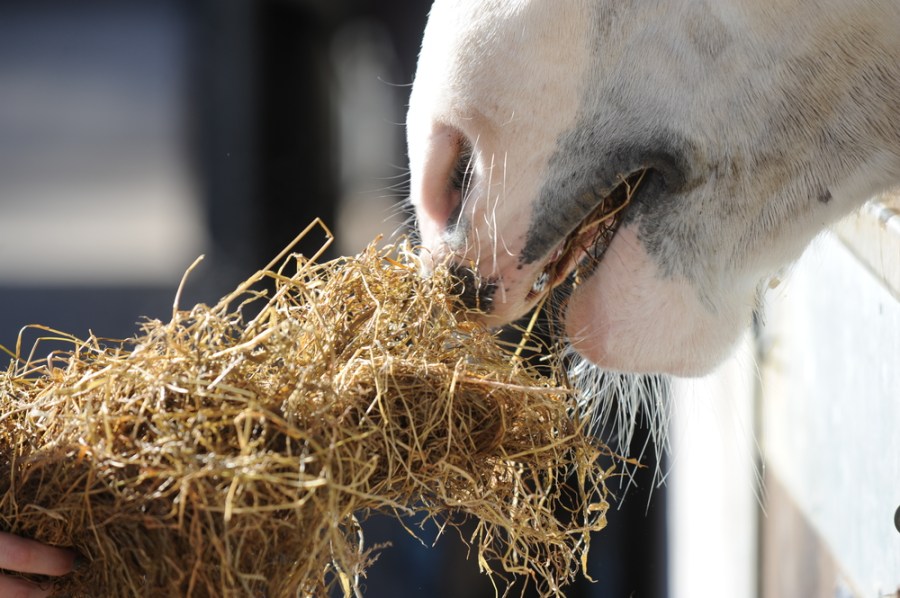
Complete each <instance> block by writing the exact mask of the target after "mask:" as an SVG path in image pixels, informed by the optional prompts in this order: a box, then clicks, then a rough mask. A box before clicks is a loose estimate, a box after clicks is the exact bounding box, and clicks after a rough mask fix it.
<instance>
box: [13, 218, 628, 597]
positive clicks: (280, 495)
mask: <svg viewBox="0 0 900 598" xmlns="http://www.w3.org/2000/svg"><path fill="white" fill-rule="evenodd" d="M319 225H320V224H319ZM313 226H316V224H315V223H314V225H311V227H310V228H308V229H307V230H306V231H304V234H308V233H309V232H310V231H311V230H312V227H313ZM325 232H326V236H327V239H328V240H327V241H326V242H330V239H331V238H332V236H331V234H330V232H329V231H327V229H325ZM301 237H302V236H301ZM301 237H298V240H299V238H301ZM317 259H318V255H317V256H314V258H313V259H307V258H305V257H304V256H301V255H297V254H291V253H290V251H289V250H286V251H285V252H283V253H282V254H281V255H279V256H278V258H277V259H276V260H274V261H273V262H272V263H271V264H269V266H267V268H265V269H264V270H261V271H260V272H258V273H256V274H255V275H254V276H252V277H251V278H249V279H248V280H247V281H246V282H244V283H242V284H241V285H239V286H238V287H237V289H236V290H235V291H234V292H232V293H230V294H228V295H227V296H226V297H224V298H223V299H222V300H221V301H220V302H219V303H217V304H216V305H214V306H212V307H208V306H206V305H202V304H201V305H196V306H194V307H192V308H190V309H186V310H182V309H180V308H179V301H180V296H181V289H182V287H183V285H184V281H182V284H181V285H179V291H178V293H177V294H176V298H175V301H174V303H173V314H172V319H171V320H170V321H169V322H160V321H148V322H145V323H144V324H143V326H142V329H141V331H140V333H139V334H137V335H136V336H135V337H134V338H131V339H127V340H123V341H106V342H103V341H101V340H100V339H98V338H96V337H94V336H90V337H89V338H88V339H87V340H84V341H81V340H78V339H77V338H75V337H72V336H69V335H65V334H63V333H59V332H57V331H50V330H49V329H47V328H44V327H37V328H38V329H41V330H44V331H47V332H49V333H50V334H52V335H54V336H56V337H58V338H60V339H63V340H65V342H66V343H69V344H70V345H71V348H70V349H69V350H68V351H59V350H57V351H54V353H53V354H52V356H51V357H49V358H47V359H46V360H40V359H38V358H37V357H36V355H37V344H38V343H39V342H40V339H39V340H38V341H37V342H36V343H35V347H34V348H32V350H31V351H30V352H29V353H28V354H27V355H25V354H24V353H23V348H22V344H23V340H22V335H21V334H20V336H19V338H18V339H17V344H16V348H15V351H8V350H7V353H10V354H12V355H13V357H14V359H13V360H12V361H11V362H10V365H9V367H8V369H7V371H6V372H5V373H3V374H0V401H2V407H0V409H2V414H3V415H2V419H0V449H2V450H0V455H2V457H0V528H2V529H4V530H6V531H9V532H12V533H16V534H22V535H25V536H29V537H33V538H36V539H38V540H40V541H43V542H47V543H51V544H56V545H63V546H73V547H75V548H76V549H77V550H78V551H79V552H80V553H81V554H82V555H84V556H85V557H86V558H87V560H88V561H89V563H90V565H89V566H88V567H86V568H85V569H83V570H79V571H77V572H75V573H74V574H72V575H69V576H66V577H64V578H62V579H60V580H58V581H56V582H55V585H54V589H55V592H56V593H57V594H59V595H67V596H96V595H103V596H113V597H115V596H122V597H125V596H146V595H153V596H155V595H159V596H164V595H165V596H168V595H179V596H196V597H201V596H204V597H205V596H210V597H212V596H216V597H218V596H248V595H250V596H273V597H275V596H326V595H328V593H329V592H330V591H332V590H333V589H337V590H338V591H340V592H342V593H343V595H344V596H361V595H363V586H364V580H365V571H366V569H367V568H368V566H369V565H370V564H371V563H372V562H373V561H374V559H375V558H376V557H377V551H378V549H379V548H380V547H373V546H366V545H365V542H364V538H363V536H362V531H361V527H360V524H361V522H362V521H364V520H365V518H366V517H367V516H368V515H370V514H372V513H375V512H382V513H386V514H390V515H393V516H396V517H398V518H399V517H411V519H409V520H408V521H407V522H403V526H404V527H405V528H406V529H407V530H409V531H410V532H411V533H413V532H414V530H413V527H416V526H418V527H423V526H426V525H429V524H431V523H433V524H434V525H435V526H436V527H437V529H438V530H439V531H442V530H444V529H446V528H447V527H448V526H449V527H457V526H458V525H460V524H461V523H462V521H463V520H464V519H465V518H466V517H469V518H474V520H475V521H477V525H476V527H475V531H474V533H473V535H472V536H471V538H470V539H469V540H470V542H471V543H472V545H473V546H474V548H475V549H476V552H477V556H478V563H479V566H480V567H481V568H482V570H483V571H485V572H486V573H487V574H488V575H490V576H492V578H495V586H496V587H497V588H498V592H500V591H502V588H504V587H507V584H508V583H510V582H511V581H513V580H514V579H515V578H517V577H524V578H527V579H529V580H530V581H531V582H533V583H534V585H535V587H536V588H537V589H538V590H539V592H540V593H541V595H544V596H554V595H561V588H562V587H564V586H565V585H566V584H567V583H568V582H570V581H572V579H574V577H575V576H576V575H577V574H578V573H579V572H580V571H582V570H584V569H585V563H586V553H587V551H588V549H589V534H590V533H591V532H594V531H598V530H600V529H602V528H603V527H604V526H605V522H606V520H605V516H606V510H607V508H608V503H607V492H606V487H605V482H606V479H607V478H608V476H609V475H610V474H611V471H608V470H606V469H605V468H604V467H602V466H600V465H599V462H598V459H600V458H601V457H603V456H607V455H608V451H607V449H605V447H603V446H601V445H599V444H598V443H597V442H596V441H595V440H594V439H592V438H591V437H590V435H589V434H588V433H587V430H586V425H585V423H584V422H582V421H581V420H580V419H578V415H577V413H578V411H577V409H576V408H575V405H574V399H573V397H572V394H571V393H570V392H569V390H568V389H566V388H565V387H563V386H561V384H560V382H559V381H558V380H556V379H553V378H546V377H543V376H541V375H539V374H538V373H537V372H536V371H535V370H533V369H532V368H530V367H529V366H528V365H527V364H526V363H522V362H521V360H520V359H519V358H518V357H516V356H514V355H511V354H510V352H509V351H508V350H506V349H504V348H501V347H500V345H499V344H498V343H497V341H496V339H495V338H494V336H493V335H492V334H491V333H490V332H489V331H487V330H485V329H484V328H482V327H481V326H480V325H477V324H474V323H472V322H469V321H468V320H466V318H465V316H464V315H463V314H461V313H460V312H459V310H458V308H457V307H456V302H455V299H454V297H453V295H452V293H451V291H450V289H451V288H452V285H451V282H450V280H449V274H448V273H447V272H446V271H444V270H442V269H439V270H438V271H437V272H436V273H435V274H434V275H433V276H432V277H430V278H428V279H424V278H422V277H420V276H419V275H418V274H417V270H418V268H417V267H416V263H415V257H414V256H413V254H412V252H411V250H410V249H409V248H408V247H407V246H405V245H403V244H399V245H391V246H388V247H385V248H377V247H376V246H375V245H374V244H373V245H372V246H370V247H369V248H368V249H367V250H366V251H364V252H363V253H361V254H360V255H358V256H355V257H348V258H341V259H338V260H335V261H332V262H326V263H323V264H319V263H317V262H316V260H317ZM196 264H197V263H196V262H195V264H194V265H192V266H191V269H193V268H194V267H195V266H196ZM276 266H277V269H276ZM291 269H293V270H294V271H293V272H292V273H289V270H291ZM189 272H190V270H189ZM266 278H268V279H269V280H271V281H272V283H273V284H274V290H273V291H272V292H271V293H270V294H267V293H266V292H264V291H263V290H260V289H257V288H256V286H257V285H258V283H260V282H261V281H263V280H264V279H266ZM252 309H257V310H258V311H256V313H255V315H254V316H253V317H252V318H250V319H249V320H247V319H246V318H245V315H244V314H245V313H246V312H250V311H252ZM573 473H574V474H575V475H572V474H573ZM569 478H572V479H574V480H576V481H575V482H574V484H572V483H570V485H569V486H566V485H565V482H566V480H567V479H569ZM560 513H563V514H562V515H560ZM566 513H568V514H567V515H566ZM412 521H416V522H417V523H415V524H414V525H410V523H411V522H412ZM31 579H35V580H38V581H45V582H46V581H48V580H47V579H42V578H39V577H34V576H32V577H31Z"/></svg>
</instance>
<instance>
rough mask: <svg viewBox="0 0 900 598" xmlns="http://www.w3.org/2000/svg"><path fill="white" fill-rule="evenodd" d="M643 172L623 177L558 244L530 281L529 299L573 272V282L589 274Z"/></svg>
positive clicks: (611, 234)
mask: <svg viewBox="0 0 900 598" xmlns="http://www.w3.org/2000/svg"><path fill="white" fill-rule="evenodd" d="M646 172H647V171H646V170H640V171H638V172H635V173H632V174H631V175H629V176H627V177H624V178H623V179H622V182H621V183H620V184H619V185H617V186H616V187H615V188H614V189H613V190H612V192H610V193H609V194H608V195H607V196H605V197H603V198H602V199H601V200H600V202H599V203H598V204H597V205H596V206H595V207H594V209H592V210H591V211H590V212H589V213H588V215H587V216H585V218H584V219H583V220H582V221H581V223H579V224H578V226H576V227H575V229H574V230H573V231H572V232H571V233H569V235H568V236H567V237H566V238H565V239H564V240H563V241H562V242H561V243H560V244H559V246H557V248H556V249H555V250H554V251H553V252H552V253H551V255H550V260H549V261H548V262H547V264H546V265H545V266H544V269H543V270H542V271H541V273H540V274H539V275H538V277H537V279H536V280H535V282H534V284H533V285H532V287H531V290H530V291H529V293H528V299H529V300H531V299H535V298H537V297H538V296H540V295H543V294H545V293H549V292H550V291H552V290H553V289H554V288H556V287H557V286H559V285H560V284H562V283H563V282H565V281H566V280H567V279H569V277H570V276H572V275H574V276H573V284H574V285H576V286H577V285H578V284H579V282H580V281H581V280H583V279H584V278H587V277H588V276H590V275H591V273H592V272H593V271H594V270H595V269H596V267H597V265H598V264H599V263H600V260H601V259H603V255H604V254H605V253H606V250H607V249H608V248H609V246H610V244H611V243H612V240H613V237H614V236H615V234H616V231H618V229H619V226H620V225H621V224H622V221H623V219H624V218H623V215H624V212H625V208H626V207H627V206H628V205H629V204H630V203H631V200H632V198H633V197H634V194H635V192H636V191H637V189H638V187H639V186H640V184H641V181H642V180H643V178H644V175H645V173H646Z"/></svg>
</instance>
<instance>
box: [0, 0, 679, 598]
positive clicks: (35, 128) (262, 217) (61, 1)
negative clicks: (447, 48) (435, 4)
mask: <svg viewBox="0 0 900 598" xmlns="http://www.w3.org/2000/svg"><path fill="white" fill-rule="evenodd" d="M429 5H430V2H429V1H428V0H392V1H390V2H385V1H378V0H318V1H314V0H293V1H287V0H278V1H276V0H255V1H250V0H197V1H195V2H187V1H177V0H106V1H99V0H82V1H79V2H77V3H73V2H71V1H70V0H18V1H17V0H4V1H3V2H0V307H2V309H0V344H2V345H5V346H8V347H10V346H12V345H14V343H15V339H16V335H17V334H18V331H19V329H20V328H21V327H22V326H24V325H26V324H32V323H40V324H44V325H48V326H52V327H55V328H58V329H60V330H63V331H67V332H71V333H73V334H76V335H79V336H86V335H87V334H88V331H89V330H91V331H93V332H94V333H96V334H97V335H99V336H106V337H116V338H120V337H125V336H128V335H130V334H132V333H133V332H134V330H135V322H136V320H137V319H138V318H139V317H140V316H149V317H160V318H165V317H166V315H167V313H168V312H169V311H170V309H171V302H172V299H173V297H174V294H175V289H176V287H177V285H178V282H179V280H180V279H181V276H182V274H183V272H184V270H185V269H186V268H187V266H188V265H189V264H190V263H191V262H192V261H193V260H194V259H195V257H196V256H197V255H199V254H201V253H204V254H206V256H207V260H206V262H205V263H204V264H203V265H202V266H201V267H200V268H199V269H198V270H197V271H195V272H194V273H193V274H192V275H191V279H190V282H189V285H188V287H187V289H186V294H185V296H184V297H183V299H182V302H183V304H184V305H190V304H193V303H195V302H197V301H205V302H211V301H215V300H216V299H217V298H218V297H219V296H221V295H222V294H224V293H225V292H226V291H228V290H229V289H231V288H233V287H234V285H235V284H236V283H238V282H239V281H241V280H243V279H244V278H246V277H247V276H248V275H249V274H250V273H251V272H252V271H254V270H256V269H257V268H259V267H260V266H262V265H264V264H265V263H266V262H267V261H268V260H269V259H270V258H271V257H272V256H273V255H274V254H275V253H277V252H278V251H279V250H280V249H281V248H282V247H284V246H285V245H286V244H287V243H288V242H289V241H290V240H291V239H292V238H293V237H294V235H296V234H297V232H299V231H300V230H301V229H302V228H303V227H304V226H305V225H306V224H307V223H308V222H309V221H310V220H311V219H312V218H314V217H321V218H323V219H324V220H325V221H326V222H327V223H329V224H330V225H331V226H333V227H334V228H335V229H336V231H335V232H337V233H338V235H339V239H340V241H341V243H342V245H341V247H339V248H337V250H339V251H342V252H347V251H356V250H358V249H359V248H360V247H361V245H363V244H365V243H366V242H368V241H370V240H371V239H372V238H374V236H375V234H377V233H378V232H385V233H390V232H392V231H393V230H395V229H396V228H398V227H399V226H400V222H401V220H402V219H400V218H398V217H397V214H398V211H397V208H396V202H397V200H398V199H399V198H401V197H403V195H404V193H405V192H404V191H403V190H402V183H403V181H404V178H405V163H406V158H405V155H404V142H403V128H402V122H403V119H404V112H405V105H406V100H407V96H408V91H409V88H408V86H407V85H406V84H408V83H409V82H410V81H411V80H412V76H413V70H414V66H415V60H416V55H417V51H418V45H419V41H420V38H421V32H422V30H423V28H424V22H425V15H426V12H427V10H428V7H429ZM398 182H399V183H400V184H401V189H400V190H397V189H395V188H394V187H395V186H396V184H397V183H398ZM320 242H321V237H317V238H314V239H311V240H310V241H309V242H308V243H307V244H305V245H304V247H303V250H304V251H305V252H308V253H311V252H313V251H315V250H316V249H318V247H319V244H320ZM35 336H36V335H35V334H31V335H30V336H29V337H28V339H26V343H30V340H33V339H34V338H35ZM29 339H30V340H29ZM3 363H4V366H5V363H6V361H5V359H4V360H3ZM641 442H642V439H640V438H637V439H636V440H635V443H636V445H637V446H639V445H640V443H641ZM650 452H652V450H651V451H650ZM652 469H653V467H652V465H651V467H650V470H652ZM648 473H649V472H648ZM650 483H651V476H650V475H646V476H643V477H642V478H640V484H641V486H642V487H641V488H638V489H635V488H632V489H631V490H629V494H628V497H629V500H628V501H626V503H625V507H624V508H623V510H621V511H616V512H614V513H612V514H611V516H610V521H611V523H610V529H609V530H607V531H606V532H604V533H603V534H601V535H600V536H599V537H598V538H597V539H596V540H595V542H594V549H593V552H592V554H593V559H592V563H591V572H592V574H593V575H594V576H595V577H596V578H597V579H598V580H599V583H597V584H590V583H581V584H579V585H578V586H577V587H576V588H572V589H571V590H570V591H569V592H568V595H569V596H570V597H571V598H578V597H587V596H593V597H597V598H600V597H602V598H620V597H624V596H632V597H634V598H659V597H661V596H664V595H665V586H666V561H665V556H664V555H665V525H664V512H665V505H666V503H665V493H664V492H662V491H660V490H657V491H656V493H655V494H654V498H653V501H652V502H650V507H649V509H647V496H646V494H645V492H646V490H647V489H648V487H649V486H650ZM367 541H368V542H369V543H370V544H375V543H378V542H382V541H390V542H393V543H394V546H393V547H392V548H389V549H387V550H385V551H384V553H383V556H382V558H381V559H380V560H379V562H378V564H377V565H376V566H375V567H373V568H372V570H371V571H370V577H369V579H368V582H367V585H368V592H367V594H366V595H367V596H368V597H369V598H377V597H379V596H385V597H387V596H390V597H393V598H399V597H403V596H410V597H412V596H434V597H446V598H451V597H455V596H463V595H466V596H473V597H476V596H485V597H487V596H494V589H493V587H492V586H491V584H490V583H489V582H488V581H487V580H486V579H485V578H483V577H481V576H479V575H478V573H477V566H476V564H475V563H474V562H473V561H472V560H471V559H469V562H463V561H464V560H466V553H465V550H463V549H461V548H460V543H459V542H458V540H457V539H456V538H446V539H445V540H444V541H442V542H440V543H438V546H437V548H436V549H431V550H429V549H424V548H422V546H421V545H420V544H419V543H418V542H417V541H415V540H412V539H410V538H409V537H408V535H406V534H405V532H403V531H402V530H401V529H399V526H398V525H397V524H396V522H393V521H391V520H386V519H378V520H374V521H372V522H371V523H370V525H369V526H368V531H367Z"/></svg>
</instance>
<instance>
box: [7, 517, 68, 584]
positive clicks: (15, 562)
mask: <svg viewBox="0 0 900 598" xmlns="http://www.w3.org/2000/svg"><path fill="white" fill-rule="evenodd" d="M75 557H76V554H75V552H73V551H71V550H66V549H64V548H57V547H55V546H48V545H46V544H41V543H40V542H36V541H35V540H29V539H27V538H22V537H19V536H14V535H13V534H8V533H5V532H0V569H6V570H7V571H17V572H19V573H38V574H42V575H54V576H56V575H65V574H66V573H69V572H71V571H72V569H74V568H75ZM49 595H50V590H49V589H47V588H41V587H39V586H38V585H36V584H33V583H30V582H28V581H25V580H24V579H18V578H15V577H8V576H6V575H0V596H9V597H14V598H38V597H43V596H49Z"/></svg>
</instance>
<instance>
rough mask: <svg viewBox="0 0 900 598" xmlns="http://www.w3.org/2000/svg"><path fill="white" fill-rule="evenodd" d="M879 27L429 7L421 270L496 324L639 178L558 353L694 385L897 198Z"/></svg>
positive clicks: (582, 9) (416, 116)
mask: <svg viewBox="0 0 900 598" xmlns="http://www.w3.org/2000/svg"><path fill="white" fill-rule="evenodd" d="M898 32H900V2H897V0H437V1H436V2H435V3H434V6H433V8H432V11H431V15H430V19H429V24H428V27H427V29H426V33H425V39H424V43H423V47H422V53H421V56H420V61H419V67H418V72H417V75H416V79H415V83H414V86H413V92H412V98H411V102H410V109H409V114H408V121H407V122H408V141H409V152H410V166H411V201H412V204H413V205H414V207H415V209H416V214H417V218H418V223H419V230H420V233H421V238H422V243H423V246H424V248H425V253H426V254H427V255H429V256H431V258H432V259H434V260H442V259H452V260H453V261H455V262H456V263H457V264H459V265H460V267H461V268H468V269H471V271H472V273H473V274H472V275H471V277H470V278H471V281H470V282H472V284H477V291H478V293H477V294H476V293H475V292H473V293H472V295H473V297H474V298H475V299H476V300H477V301H478V303H479V305H480V307H482V308H483V309H484V310H485V312H486V313H485V318H486V320H487V321H488V322H489V323H491V324H497V325H499V324H503V323H505V322H508V321H510V320H512V319H514V318H516V317H518V316H520V315H521V314H523V313H524V312H526V311H527V310H528V309H530V308H531V307H533V306H534V304H535V303H536V301H537V300H538V298H539V295H540V293H539V292H538V291H542V290H544V289H545V288H546V287H547V286H549V285H548V283H550V284H552V283H554V282H556V281H554V280H549V279H548V271H553V269H554V268H555V267H557V266H558V260H559V259H560V253H561V247H563V245H564V243H565V242H566V241H567V239H568V240H570V241H571V240H572V238H573V235H576V234H577V233H578V231H579V230H580V229H581V225H582V221H583V220H584V218H585V217H586V216H587V215H588V214H589V213H590V212H591V211H592V210H593V209H594V207H595V205H596V204H597V202H598V201H599V198H602V197H604V196H607V195H609V194H610V193H611V192H612V191H613V189H614V188H615V187H616V186H617V185H619V184H621V182H622V181H623V180H626V179H627V178H628V177H632V179H631V180H633V177H634V175H636V173H640V172H645V178H644V180H643V181H642V182H641V184H640V185H639V186H638V187H637V190H636V193H635V195H634V198H633V200H632V201H631V203H630V204H629V205H628V206H627V208H626V210H625V212H624V213H623V216H622V220H621V225H620V226H619V228H618V232H617V233H616V234H615V236H614V237H613V238H612V241H611V243H610V244H609V247H608V249H607V250H606V251H605V253H604V254H603V256H602V259H600V260H599V263H598V264H597V265H596V267H595V268H593V269H592V273H591V274H590V275H589V276H587V277H586V278H585V279H584V280H582V281H581V282H580V284H579V285H578V286H577V288H576V289H575V291H574V292H573V293H572V295H571V297H570V298H569V300H568V303H567V309H566V311H565V315H564V316H563V324H564V327H565V331H566V336H567V338H568V340H569V342H570V344H571V346H572V347H573V350H574V351H576V352H577V353H578V354H580V355H582V356H583V357H584V358H585V359H586V360H588V361H590V362H591V363H594V364H596V365H597V366H599V367H600V368H603V369H604V370H606V371H612V372H634V373H669V374H675V375H682V376H694V375H701V374H704V373H706V372H709V371H710V370H712V369H713V368H715V367H716V366H717V365H718V364H719V363H720V362H721V361H722V360H723V359H724V358H725V357H726V356H727V355H728V354H729V353H730V352H731V350H732V348H733V345H734V344H735V342H736V340H737V339H738V338H739V336H740V335H741V333H742V332H743V330H744V329H745V328H746V327H747V326H748V324H749V322H750V320H751V317H752V314H753V312H754V310H755V309H756V308H757V307H758V304H759V299H760V297H761V294H762V293H763V291H764V289H765V288H766V286H767V283H768V281H769V279H770V278H771V277H772V276H774V275H776V274H777V273H778V271H779V270H780V269H781V268H783V267H784V266H785V265H786V264H788V263H790V262H791V261H793V260H795V259H796V258H797V257H798V256H799V255H800V253H801V252H802V251H803V249H804V248H805V247H806V246H807V244H808V243H809V242H810V241H811V239H812V238H813V237H814V236H815V235H816V234H818V232H819V231H821V230H823V229H824V228H825V227H826V226H828V225H829V224H830V223H832V222H833V221H835V220H836V219H838V218H840V217H841V216H843V215H845V214H847V213H849V212H851V211H852V210H853V209H855V208H856V207H858V206H859V205H861V204H862V203H863V202H864V201H865V200H866V199H867V198H869V197H871V196H873V195H875V194H876V193H879V192H882V191H886V190H888V189H890V188H891V187H893V186H895V185H897V184H898V183H900V35H898ZM588 253H590V250H588ZM476 295H477V296H476ZM582 378H583V377H582ZM607 379H608V378H607ZM626 433H627V430H626Z"/></svg>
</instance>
